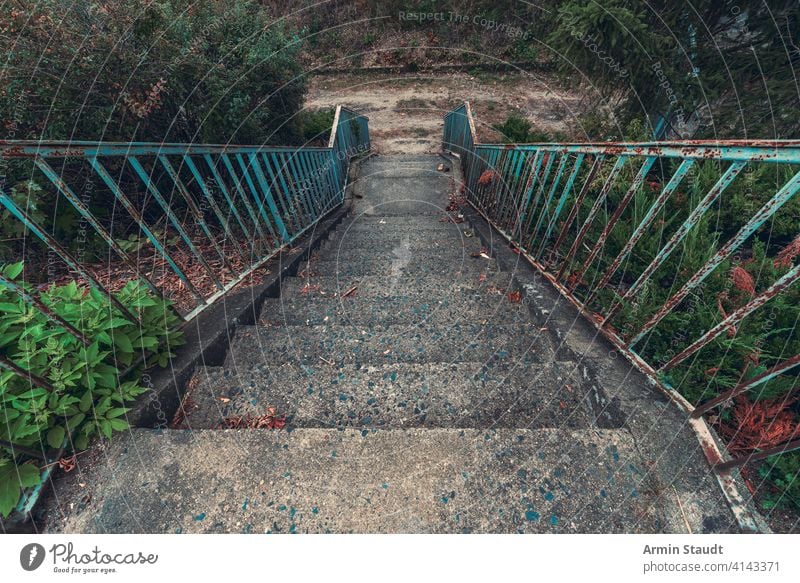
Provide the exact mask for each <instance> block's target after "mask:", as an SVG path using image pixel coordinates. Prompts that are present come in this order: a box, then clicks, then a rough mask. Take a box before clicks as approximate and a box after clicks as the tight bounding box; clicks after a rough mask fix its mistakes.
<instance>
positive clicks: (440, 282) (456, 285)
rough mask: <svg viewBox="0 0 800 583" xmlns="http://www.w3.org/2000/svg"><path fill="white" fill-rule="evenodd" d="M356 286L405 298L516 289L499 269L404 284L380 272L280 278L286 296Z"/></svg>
mask: <svg viewBox="0 0 800 583" xmlns="http://www.w3.org/2000/svg"><path fill="white" fill-rule="evenodd" d="M353 286H355V287H356V291H355V292H354V293H355V296H356V297H370V298H377V297H389V296H402V297H406V298H420V299H421V298H429V299H430V298H444V297H450V295H455V296H457V297H460V296H461V295H462V294H468V295H469V294H473V295H474V294H479V293H484V294H489V293H490V292H497V293H499V292H505V293H507V292H511V291H516V290H517V289H518V287H517V285H516V282H515V280H514V278H513V276H511V274H509V273H504V272H500V273H497V274H492V275H489V276H487V277H485V278H483V279H481V278H480V277H478V276H471V275H470V276H468V275H467V274H462V275H459V276H456V275H453V276H443V275H420V276H418V277H408V278H405V279H404V280H403V285H402V286H400V285H398V281H397V279H396V278H392V277H385V276H379V275H367V276H363V277H344V278H340V277H336V276H316V277H307V278H304V277H287V278H286V279H284V280H283V287H282V288H281V295H282V296H283V297H286V298H291V297H293V296H297V295H302V296H305V297H308V298H315V297H333V296H339V295H342V294H344V293H345V292H347V291H348V290H350V289H351V288H353Z"/></svg>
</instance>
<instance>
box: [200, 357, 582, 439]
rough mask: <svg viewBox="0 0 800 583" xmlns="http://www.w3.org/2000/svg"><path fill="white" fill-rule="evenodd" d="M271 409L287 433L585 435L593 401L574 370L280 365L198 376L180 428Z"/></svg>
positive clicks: (553, 366)
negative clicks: (447, 430)
mask: <svg viewBox="0 0 800 583" xmlns="http://www.w3.org/2000/svg"><path fill="white" fill-rule="evenodd" d="M269 407H274V408H275V409H276V410H277V411H278V412H280V413H281V414H283V415H286V416H287V420H288V423H289V425H290V426H293V427H362V428H364V427H369V428H389V427H396V428H401V427H473V428H497V427H519V428H528V429H530V428H536V427H560V428H584V429H588V428H589V427H590V426H591V425H592V423H593V418H592V416H591V411H590V408H591V400H590V399H589V395H588V394H587V393H586V392H584V390H583V387H582V386H581V384H580V383H579V380H576V378H574V376H573V363H569V362H566V363H545V364H539V363H537V364H520V363H514V364H505V365H501V366H494V367H489V366H482V365H480V364H477V363H471V362H464V363H456V364H434V363H426V364H396V365H378V366H361V367H356V366H353V365H350V366H342V367H332V366H329V365H326V364H325V363H319V365H316V364H315V365H313V366H298V365H294V364H283V365H280V366H269V365H267V364H264V365H262V366H260V367H248V368H246V369H244V368H243V369H241V370H240V371H238V372H237V371H233V370H231V369H224V368H209V369H205V370H202V371H198V373H197V375H196V378H195V380H194V382H193V383H192V389H191V391H190V392H189V393H188V398H187V400H186V402H185V404H184V409H185V416H186V419H185V422H184V426H185V427H187V428H193V429H202V428H213V427H219V426H220V424H221V423H222V421H223V420H224V419H225V418H229V417H233V416H238V415H250V416H254V417H255V416H259V415H263V414H264V411H265V410H266V409H267V408H269Z"/></svg>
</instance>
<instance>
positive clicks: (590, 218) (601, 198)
mask: <svg viewBox="0 0 800 583" xmlns="http://www.w3.org/2000/svg"><path fill="white" fill-rule="evenodd" d="M627 160H628V158H627V157H626V156H619V157H618V158H617V160H616V161H615V162H614V166H613V167H612V168H611V172H609V174H608V177H607V178H606V181H605V183H604V184H603V188H601V189H600V192H599V193H598V195H597V198H596V199H595V201H594V204H593V205H592V208H591V209H590V210H589V214H588V215H587V216H586V220H584V222H583V226H582V227H581V229H580V231H578V235H577V237H575V240H574V241H573V242H572V247H570V250H569V252H568V253H567V256H566V257H565V258H564V262H563V263H562V264H561V269H559V270H558V275H556V279H558V280H560V279H561V278H562V276H563V275H564V272H565V271H566V270H567V269H569V267H570V265H571V263H572V258H573V257H574V256H575V254H576V253H577V252H578V248H579V247H580V245H581V243H583V239H584V237H586V234H587V233H588V232H589V228H590V227H591V226H592V223H593V222H594V218H595V217H596V216H597V212H598V211H599V210H600V207H601V206H602V204H603V203H604V202H605V200H606V197H607V196H608V193H609V191H610V190H611V188H612V187H613V186H614V182H616V180H617V177H618V176H619V174H620V172H622V167H623V166H624V165H625V162H627Z"/></svg>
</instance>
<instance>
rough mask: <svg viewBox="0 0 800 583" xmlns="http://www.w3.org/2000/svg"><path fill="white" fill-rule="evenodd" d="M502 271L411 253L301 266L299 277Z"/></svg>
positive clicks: (478, 262) (492, 264)
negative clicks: (400, 255) (408, 254)
mask: <svg viewBox="0 0 800 583" xmlns="http://www.w3.org/2000/svg"><path fill="white" fill-rule="evenodd" d="M500 271H501V269H500V268H499V266H498V265H497V262H496V261H495V260H493V259H490V260H487V259H483V258H479V259H475V258H472V257H469V256H468V255H466V256H459V257H456V258H449V259H440V258H436V257H434V258H431V257H424V256H422V255H415V254H412V255H411V257H387V256H384V257H377V258H369V259H367V258H363V259H353V258H340V259H338V260H337V259H327V260H324V261H323V260H317V261H310V262H308V263H304V264H303V265H302V269H301V274H302V273H305V274H313V275H327V276H336V275H347V276H349V275H384V276H398V277H403V276H407V275H421V274H429V275H441V274H473V275H475V276H476V277H477V276H478V275H479V274H481V273H486V274H491V273H498V272H500Z"/></svg>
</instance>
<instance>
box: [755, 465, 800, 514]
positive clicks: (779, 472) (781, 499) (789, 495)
mask: <svg viewBox="0 0 800 583" xmlns="http://www.w3.org/2000/svg"><path fill="white" fill-rule="evenodd" d="M758 473H759V475H760V476H761V477H762V478H764V479H765V480H766V481H767V482H769V483H770V484H771V485H772V486H773V487H774V488H775V489H776V491H775V492H767V493H766V496H765V499H764V502H763V503H762V505H763V506H764V508H766V509H772V508H776V507H794V508H795V509H796V508H800V453H798V452H796V451H793V452H789V453H784V454H781V455H774V456H772V457H769V458H767V459H766V461H765V462H764V464H763V465H762V466H761V467H760V468H759V470H758ZM765 492H766V489H765Z"/></svg>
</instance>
